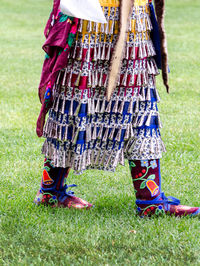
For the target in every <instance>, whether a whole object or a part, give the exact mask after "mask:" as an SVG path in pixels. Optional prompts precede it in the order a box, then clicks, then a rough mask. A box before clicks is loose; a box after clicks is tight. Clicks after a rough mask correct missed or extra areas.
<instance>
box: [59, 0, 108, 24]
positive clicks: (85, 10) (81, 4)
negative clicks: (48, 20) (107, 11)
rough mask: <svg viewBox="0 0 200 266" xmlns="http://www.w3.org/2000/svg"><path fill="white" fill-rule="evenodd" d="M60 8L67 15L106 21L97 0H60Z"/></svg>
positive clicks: (100, 21) (101, 21)
mask: <svg viewBox="0 0 200 266" xmlns="http://www.w3.org/2000/svg"><path fill="white" fill-rule="evenodd" d="M60 9H61V11H62V12H63V13H64V14H66V15H68V16H72V17H76V18H81V19H86V20H90V21H94V22H99V23H107V21H106V18H105V16H104V13H103V10H102V8H101V6H100V3H99V0H61V1H60Z"/></svg>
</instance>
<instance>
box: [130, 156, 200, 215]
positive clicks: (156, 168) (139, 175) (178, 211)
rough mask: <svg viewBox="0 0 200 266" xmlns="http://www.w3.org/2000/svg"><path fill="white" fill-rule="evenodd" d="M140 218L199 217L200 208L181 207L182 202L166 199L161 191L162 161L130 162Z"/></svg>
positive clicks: (172, 198) (170, 198)
mask: <svg viewBox="0 0 200 266" xmlns="http://www.w3.org/2000/svg"><path fill="white" fill-rule="evenodd" d="M129 165H130V170H131V175H132V180H133V185H134V188H135V193H136V205H137V212H138V214H139V215H140V216H151V215H152V214H156V215H159V214H165V213H168V214H174V215H175V216H186V215H190V216H197V215H200V208H198V207H189V206H183V205H180V200H178V199H176V198H174V197H166V196H165V194H164V193H163V192H162V190H161V174H160V160H143V161H139V160H138V161H129Z"/></svg>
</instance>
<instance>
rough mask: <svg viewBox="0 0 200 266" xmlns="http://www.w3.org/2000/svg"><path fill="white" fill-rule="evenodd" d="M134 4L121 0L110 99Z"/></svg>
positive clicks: (109, 80) (119, 66)
mask: <svg viewBox="0 0 200 266" xmlns="http://www.w3.org/2000/svg"><path fill="white" fill-rule="evenodd" d="M133 5H134V0H121V2H120V25H119V29H120V31H119V35H118V39H117V43H116V45H115V49H114V52H113V55H112V59H111V65H110V73H109V79H108V87H107V91H106V97H107V100H108V101H109V100H110V98H111V95H112V93H113V91H114V89H115V87H116V85H117V81H118V76H119V75H120V69H121V65H122V59H123V56H124V52H125V45H126V37H127V25H128V20H129V18H130V14H131V12H132V9H133Z"/></svg>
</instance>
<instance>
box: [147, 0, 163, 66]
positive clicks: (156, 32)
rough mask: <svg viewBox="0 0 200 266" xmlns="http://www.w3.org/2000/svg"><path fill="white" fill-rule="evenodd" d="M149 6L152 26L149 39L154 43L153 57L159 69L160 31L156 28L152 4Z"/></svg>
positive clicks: (156, 23)
mask: <svg viewBox="0 0 200 266" xmlns="http://www.w3.org/2000/svg"><path fill="white" fill-rule="evenodd" d="M149 6H150V12H151V23H152V26H153V30H152V31H151V39H152V41H153V44H154V47H155V50H156V56H155V57H154V58H155V61H156V64H157V67H158V68H159V69H161V42H160V33H159V28H158V22H157V19H156V15H155V11H154V6H153V4H152V3H150V4H149Z"/></svg>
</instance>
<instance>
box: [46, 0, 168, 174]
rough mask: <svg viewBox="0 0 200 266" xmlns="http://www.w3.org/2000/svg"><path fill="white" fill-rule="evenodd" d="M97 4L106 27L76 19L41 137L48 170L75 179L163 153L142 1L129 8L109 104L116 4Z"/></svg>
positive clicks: (152, 53)
mask: <svg viewBox="0 0 200 266" xmlns="http://www.w3.org/2000/svg"><path fill="white" fill-rule="evenodd" d="M100 2H101V5H102V8H103V11H104V14H105V17H106V18H107V21H108V23H107V24H100V23H94V22H89V21H85V20H81V21H80V23H79V28H78V33H77V35H76V40H75V42H74V44H73V48H72V53H71V54H70V55H69V61H68V65H67V66H66V68H64V69H62V70H61V71H60V72H59V75H58V77H57V81H56V83H55V84H54V87H53V98H54V103H53V106H52V108H51V109H50V112H49V118H48V120H47V122H46V125H45V128H44V133H43V136H44V137H45V138H46V141H45V143H44V145H43V149H42V151H43V154H45V156H46V157H48V158H50V159H51V160H52V163H53V165H54V166H56V167H63V168H65V167H70V168H73V169H74V170H75V171H76V172H77V173H81V172H82V171H83V170H86V169H91V168H95V169H102V170H109V171H114V170H115V168H116V166H117V165H118V164H119V163H120V164H122V165H123V164H124V159H125V158H126V159H128V160H144V159H157V158H161V156H162V152H163V151H165V147H164V144H163V142H162V140H161V137H160V130H159V128H160V127H162V124H161V121H160V116H159V113H158V109H157V102H159V100H160V98H159V95H158V92H157V89H156V87H155V76H156V75H158V74H159V72H158V69H157V65H156V63H155V60H154V58H153V57H154V56H155V49H154V46H153V43H152V41H151V38H150V32H151V30H152V25H151V20H150V10H149V1H148V0H140V1H139V0H138V1H136V2H135V6H134V8H133V12H132V16H131V18H130V24H129V28H128V33H127V44H126V53H125V56H124V59H123V64H122V67H121V72H120V75H119V80H118V84H117V87H116V89H115V91H114V93H113V95H112V97H111V100H110V101H109V102H108V101H107V100H106V98H105V92H106V86H107V81H108V71H109V66H110V61H111V56H112V51H113V48H114V46H115V43H116V40H117V34H118V31H119V1H118V0H103V1H100ZM60 16H61V17H62V14H60ZM63 16H64V15H63Z"/></svg>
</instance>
